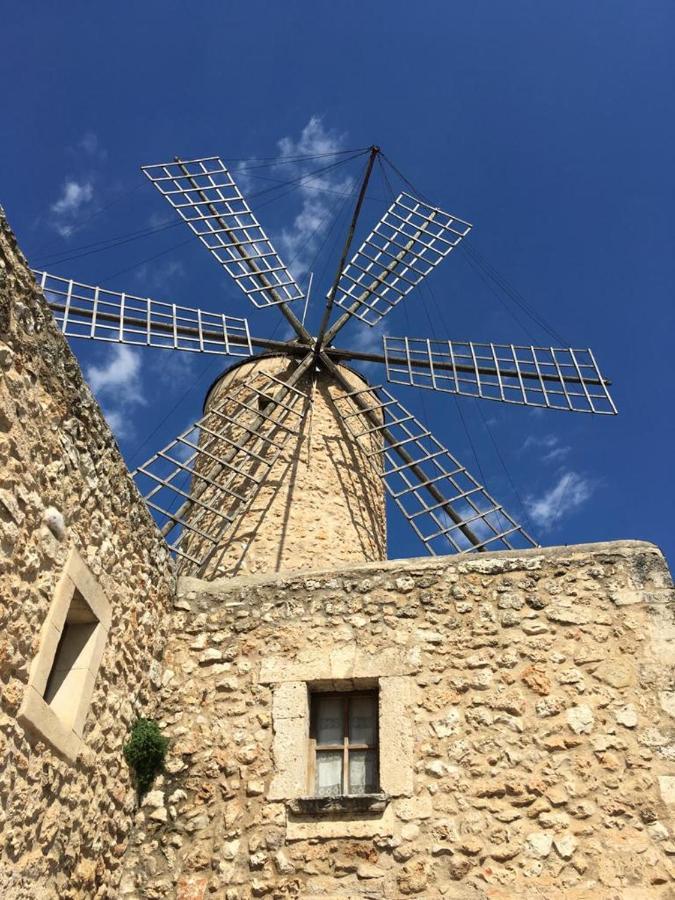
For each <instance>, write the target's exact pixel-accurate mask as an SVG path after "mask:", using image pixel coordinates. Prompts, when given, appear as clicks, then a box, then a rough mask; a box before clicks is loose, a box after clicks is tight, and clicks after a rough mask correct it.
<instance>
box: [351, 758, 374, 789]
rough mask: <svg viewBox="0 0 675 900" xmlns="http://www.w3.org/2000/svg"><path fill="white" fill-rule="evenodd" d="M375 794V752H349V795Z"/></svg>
mask: <svg viewBox="0 0 675 900" xmlns="http://www.w3.org/2000/svg"><path fill="white" fill-rule="evenodd" d="M376 792H377V751H376V750H351V751H350V752H349V793H350V794H374V793H376Z"/></svg>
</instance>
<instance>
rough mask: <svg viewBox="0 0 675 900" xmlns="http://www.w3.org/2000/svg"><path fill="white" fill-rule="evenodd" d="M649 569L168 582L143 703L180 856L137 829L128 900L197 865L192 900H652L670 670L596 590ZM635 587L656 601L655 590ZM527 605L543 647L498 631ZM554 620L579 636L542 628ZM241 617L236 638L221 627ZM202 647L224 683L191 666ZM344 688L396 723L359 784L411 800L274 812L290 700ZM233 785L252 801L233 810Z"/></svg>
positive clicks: (304, 787) (648, 574)
mask: <svg viewBox="0 0 675 900" xmlns="http://www.w3.org/2000/svg"><path fill="white" fill-rule="evenodd" d="M600 571H601V572H602V574H598V573H599V572H600ZM664 571H665V570H664V568H663V561H662V558H661V557H660V555H659V554H658V552H657V551H656V550H655V549H654V548H653V547H651V546H649V545H645V544H634V543H626V544H604V545H597V546H591V547H585V548H581V547H570V548H557V549H552V550H544V551H539V550H536V551H530V552H528V553H525V554H490V555H486V557H484V558H482V559H481V560H468V559H450V558H447V559H436V560H404V561H396V562H389V563H384V564H369V565H366V566H363V567H359V568H353V569H349V570H347V569H344V570H340V571H330V572H313V573H301V574H296V575H286V576H278V577H269V578H267V579H262V578H256V579H253V578H250V579H246V578H241V579H233V580H231V581H230V582H222V581H219V582H217V583H214V582H211V583H209V582H203V581H202V582H200V581H198V580H197V579H192V578H191V579H181V581H180V584H179V599H178V604H177V605H176V607H175V613H174V616H175V617H176V618H175V626H174V627H173V628H172V638H171V641H170V644H169V646H168V647H167V656H166V666H167V668H169V669H170V670H171V672H172V673H174V674H173V677H172V679H171V681H170V682H168V683H167V684H163V685H162V687H161V688H160V696H159V703H160V705H161V708H162V709H163V710H164V711H165V714H166V716H167V719H168V720H169V722H170V723H171V724H170V725H169V731H170V732H171V729H172V728H175V730H176V739H177V742H178V741H180V743H178V744H177V746H178V748H179V749H183V750H184V749H185V748H186V746H187V748H189V749H191V752H190V753H188V754H186V753H182V754H181V761H182V764H183V763H184V768H182V769H178V770H176V771H175V772H173V771H171V774H170V775H169V774H167V776H166V777H167V782H169V783H168V784H167V785H166V786H164V793H165V796H168V797H171V796H172V795H173V791H174V790H175V789H176V788H179V789H183V790H184V791H185V793H187V795H188V797H187V799H186V800H181V801H180V803H179V804H178V807H179V808H178V810H177V814H176V818H175V819H174V820H172V822H171V827H172V829H173V830H174V832H175V833H176V835H177V836H179V837H180V838H181V840H182V844H181V845H180V846H177V847H175V848H174V849H173V850H172V854H173V855H169V856H168V857H167V855H166V853H165V852H164V846H165V845H164V843H163V841H164V840H165V838H164V837H163V834H164V832H163V829H166V827H167V826H166V824H161V823H155V822H152V820H149V819H148V817H147V813H146V812H145V809H144V810H143V813H142V815H143V816H144V818H143V821H142V823H141V824H140V825H139V840H138V842H137V843H132V845H131V846H130V848H129V851H128V852H127V857H126V861H125V865H126V866H127V867H128V871H130V872H132V873H133V877H134V879H135V885H136V891H137V896H138V898H140V897H143V896H144V891H147V889H148V887H149V886H150V885H152V884H155V883H158V882H159V881H161V880H164V881H168V883H170V884H174V883H175V881H176V879H177V877H178V875H179V873H180V871H182V869H181V867H183V866H185V865H186V864H187V860H189V859H191V858H192V854H193V853H194V852H195V850H196V849H197V848H198V847H204V848H205V849H204V854H205V856H206V857H207V858H208V859H209V860H210V862H209V863H207V865H209V866H210V871H211V872H212V873H213V875H212V876H211V881H210V882H209V884H210V891H211V892H212V893H213V895H214V896H216V897H217V896H219V892H221V893H222V894H223V895H224V896H227V891H234V890H236V891H237V892H238V896H237V900H243V898H245V897H248V896H252V895H256V896H258V895H260V896H264V892H265V891H267V892H268V894H270V895H271V896H274V895H275V892H276V894H277V895H279V896H285V895H290V896H293V891H296V892H297V895H298V896H308V897H312V896H314V897H322V898H324V897H353V898H356V897H361V896H363V897H368V898H395V897H407V896H415V895H417V896H423V897H425V898H427V897H428V898H430V900H439V898H441V897H456V898H458V900H465V898H466V900H469V898H471V900H473V898H476V900H485V898H486V897H487V896H490V895H489V894H487V893H486V890H487V889H486V887H485V886H486V885H488V886H489V890H490V891H492V890H495V891H497V893H495V894H494V897H495V898H499V900H502V898H507V897H508V898H509V900H516V898H517V900H520V898H521V897H523V898H528V900H529V898H530V897H531V898H532V900H534V898H535V897H536V898H537V900H541V897H546V898H547V900H548V898H549V897H551V898H553V900H567V896H570V897H574V896H575V894H574V893H573V891H575V890H577V888H579V885H580V884H582V878H583V884H586V885H589V887H587V888H584V889H583V890H584V891H586V895H584V894H583V893H581V894H580V895H579V900H581V898H583V900H585V897H586V896H593V897H594V898H595V897H599V898H602V900H609V898H610V897H618V896H622V893H625V892H626V891H627V890H628V889H629V888H630V887H631V885H635V884H642V885H645V890H648V891H651V887H650V885H651V879H652V878H653V877H659V878H660V877H662V876H661V875H660V874H659V875H657V876H655V874H654V873H655V872H664V873H668V872H669V871H670V869H669V868H668V866H669V865H670V859H671V857H670V855H669V853H668V849H669V847H670V843H672V841H671V839H670V831H669V816H668V812H667V810H668V806H667V803H666V802H664V801H667V802H668V803H670V802H673V803H675V788H671V786H670V783H669V782H668V781H667V780H664V779H667V778H669V777H673V778H675V772H673V763H672V762H671V760H670V758H669V757H668V756H667V753H668V752H669V751H668V747H669V746H670V743H675V741H674V740H673V738H674V737H675V735H673V734H672V732H671V722H672V719H671V718H670V716H669V715H668V713H667V712H665V711H664V710H663V709H662V705H661V698H660V697H659V692H663V690H664V689H665V688H664V686H665V684H666V682H665V680H664V679H662V678H661V675H660V674H659V676H658V677H656V675H652V674H650V673H652V672H653V673H662V672H663V671H664V667H665V666H667V665H671V664H672V662H673V660H672V657H671V659H670V661H669V660H668V658H667V657H666V656H665V655H664V651H663V642H662V641H660V642H659V644H658V655H655V652H654V651H653V649H652V647H653V645H652V643H651V641H650V638H649V634H650V632H649V621H650V618H649V616H650V614H649V612H648V610H649V606H648V604H647V603H636V604H632V605H630V606H628V607H626V606H625V605H621V606H619V605H617V604H616V603H614V602H612V601H611V598H610V597H609V594H610V592H612V591H615V590H618V589H620V588H621V587H622V586H623V587H625V588H626V589H628V587H629V586H630V587H631V589H632V590H635V584H636V578H638V577H639V579H640V581H641V583H643V584H645V585H647V584H649V585H652V586H654V585H656V584H657V583H659V584H663V583H664V582H663V572H664ZM636 573H639V576H637V575H636ZM653 590H658V591H661V593H660V594H658V596H659V597H661V598H662V601H663V602H664V603H666V602H668V594H667V591H666V589H665V588H663V587H659V588H658V589H657V588H655V587H654V588H653ZM652 593H653V591H652ZM533 597H534V598H536V602H537V607H536V608H537V609H538V610H541V612H540V613H539V615H541V616H543V615H544V613H545V612H546V611H548V610H549V609H551V608H553V617H552V618H547V619H546V622H547V626H546V627H547V631H546V632H540V633H538V634H536V635H527V633H526V631H525V630H524V629H522V628H519V626H518V625H517V624H514V623H513V622H512V621H509V624H504V623H502V621H501V619H500V615H503V614H504V613H505V612H509V613H511V614H513V615H514V616H520V617H521V621H528V619H527V618H522V617H528V616H531V615H532V611H533V609H535V607H533V606H532V604H531V602H528V599H527V598H533ZM572 598H573V599H572ZM521 601H522V602H521ZM556 604H557V605H558V608H556ZM460 605H462V609H463V611H460V610H459V608H458V607H459V606H460ZM561 605H562V606H564V608H565V610H567V612H561V611H560V606H561ZM569 609H573V610H577V612H578V611H579V610H581V611H582V613H583V614H579V615H576V618H578V619H582V620H583V621H582V622H575V623H569V622H562V621H561V622H556V621H555V618H556V616H557V617H558V618H561V617H563V618H569V616H570V613H569ZM626 609H629V610H630V615H631V617H632V618H631V623H630V628H626V627H625V617H626ZM608 610H609V611H610V612H608ZM243 613H245V620H246V621H247V622H248V623H249V627H248V630H247V631H246V632H245V633H242V632H240V631H237V630H236V629H235V627H234V626H235V625H236V623H237V622H238V621H242V620H244V617H243V615H242V614H243ZM572 615H575V613H574V612H573V613H572ZM608 616H610V617H611V622H609V623H608V622H607V617H608ZM598 620H600V623H599V624H598ZM186 623H188V626H189V633H186V631H185V627H184V626H185V624H186ZM228 634H229V637H226V638H224V637H223V635H228ZM437 635H442V636H443V639H442V641H438V640H437V639H436V636H437ZM516 635H518V637H517V639H514V636H516ZM430 637H431V638H432V639H431V640H430V639H429V638H430ZM195 644H196V646H194V647H193V645H195ZM209 647H217V648H219V649H221V650H222V652H223V659H224V664H227V665H229V666H231V671H229V672H227V673H221V674H213V675H212V674H211V667H209V666H200V665H199V663H198V657H199V655H200V654H202V653H204V652H205V651H206V650H207V649H208V648H209ZM671 652H672V651H671ZM626 659H627V660H629V663H630V665H631V666H632V667H633V668H632V671H633V672H634V673H635V677H632V676H631V678H630V679H629V680H628V683H625V684H623V686H622V687H615V686H614V685H612V684H610V683H609V682H608V681H606V680H603V679H604V671H603V670H601V674H602V675H603V679H601V678H598V677H596V675H595V672H594V670H595V669H596V668H597V667H598V666H599V665H600V664H601V663H603V662H605V661H612V660H614V661H615V662H617V663H621V664H623V660H626ZM196 671H198V672H199V677H196V676H195V672H196ZM615 671H616V667H615ZM486 673H488V675H489V677H487V678H486V677H485V674H486ZM223 677H227V678H231V677H236V679H237V688H236V690H233V691H218V690H212V689H211V685H212V684H213V685H215V684H216V683H217V682H218V681H219V679H222V678H223ZM610 677H611V678H613V680H614V681H615V682H617V679H616V678H615V677H614V675H610ZM303 678H306V679H307V680H306V681H305V680H303ZM622 681H625V679H623V678H622ZM364 684H365V685H367V686H369V687H373V686H374V685H375V684H379V687H380V701H381V710H380V715H381V717H382V707H383V706H384V707H387V708H389V707H394V708H395V709H399V710H400V713H399V718H398V719H397V717H396V715H394V717H393V718H391V719H388V720H387V722H386V724H384V725H383V719H382V718H381V722H380V724H381V729H382V730H381V734H380V737H381V743H382V746H381V749H380V766H381V770H382V782H383V786H384V784H385V783H386V784H388V785H389V786H390V787H391V786H392V785H393V781H391V774H392V772H393V773H397V772H407V776H406V777H407V778H409V781H408V782H406V784H405V788H406V790H409V792H410V796H405V795H401V794H397V795H396V796H389V797H387V796H384V795H377V796H376V797H374V798H373V799H372V805H369V804H371V801H368V802H364V803H363V804H361V806H360V807H359V810H358V812H356V813H355V812H354V809H355V807H354V808H353V809H352V815H351V816H350V814H349V811H348V809H347V806H346V804H340V803H338V802H337V801H336V802H335V803H334V804H333V806H334V808H335V810H337V812H334V813H331V814H329V815H322V814H317V810H318V808H319V807H320V806H322V804H317V803H307V802H306V801H302V800H297V801H291V800H288V798H289V797H292V796H298V795H297V794H293V793H292V791H297V790H298V785H300V795H301V796H302V795H303V792H304V793H310V792H311V789H312V786H311V785H309V784H308V782H307V772H308V769H307V766H308V749H307V744H308V736H309V721H308V710H309V700H308V697H309V694H310V693H311V690H312V689H313V688H314V687H317V686H318V687H320V689H322V690H337V689H341V688H350V687H352V688H358V687H363V685H364ZM547 691H550V693H546V692H547ZM632 710H634V711H635V712H636V714H637V715H638V719H639V721H638V723H637V725H635V726H632V725H631V724H630V723H631V722H632V714H631V711H632ZM406 719H407V720H409V723H410V728H409V731H408V730H407V728H408V726H407V725H406ZM622 720H623V721H624V722H625V723H626V724H622ZM397 722H398V729H397V727H396V726H397ZM392 723H393V725H392ZM404 738H405V739H404ZM171 754H172V756H171V757H170V759H169V762H168V765H167V769H171V767H172V760H173V755H174V754H175V750H174V748H173V747H172V750H171ZM408 755H409V758H410V763H409V765H408V764H406V765H405V766H401V765H400V762H401V760H402V759H403V758H404V757H407V756H408ZM280 765H281V769H280ZM284 766H287V768H284ZM671 772H672V773H673V774H672V776H671V775H670V773H671ZM387 778H390V780H389V781H387ZM284 779H287V780H285V781H284ZM251 783H254V784H255V783H258V785H260V784H265V785H266V786H267V790H266V792H265V793H263V794H257V793H253V794H251V792H250V785H251ZM277 787H278V788H279V792H277ZM659 788H660V790H659ZM288 791H291V793H288ZM221 798H222V799H221ZM315 807H316V809H315ZM166 808H167V809H168V810H169V813H170V816H171V803H170V801H169V800H167V801H166ZM220 810H222V812H221V811H220ZM312 810H314V812H313V813H312ZM221 822H222V823H224V828H225V829H226V835H225V839H224V841H223V842H219V838H218V837H217V835H219V833H220V832H219V831H218V829H219V828H220V827H221V825H220V824H219V823H221ZM209 841H210V842H211V843H210V844H209ZM237 841H240V842H241V843H240V844H238V843H236V842H237ZM232 842H235V846H236V849H228V850H226V851H224V850H223V848H224V847H225V846H227V847H230V846H231V843H232ZM209 847H211V848H212V849H208V848H209ZM280 853H281V854H282V855H281V856H279V854H280ZM650 854H651V856H650ZM251 859H253V861H254V864H255V865H256V866H259V868H257V869H255V870H251V868H250V864H251ZM285 861H287V862H288V863H289V865H286V862H285ZM291 866H292V868H291ZM658 866H662V867H663V868H662V869H659V868H658ZM610 870H611V874H608V873H609V872H610ZM665 877H666V878H669V877H670V876H669V875H667V874H666V876H665ZM125 883H128V882H125ZM235 885H236V888H235ZM579 890H581V888H579ZM500 891H501V892H502V893H500ZM589 892H590V893H589ZM612 892H613V893H612ZM232 896H234V894H233V895H232ZM649 896H650V894H649V893H647V894H645V897H649ZM653 896H654V898H655V900H656V898H658V897H659V895H658V894H655V895H653ZM659 900H661V898H659Z"/></svg>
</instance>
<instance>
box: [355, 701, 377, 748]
mask: <svg viewBox="0 0 675 900" xmlns="http://www.w3.org/2000/svg"><path fill="white" fill-rule="evenodd" d="M349 740H350V741H352V742H353V743H354V744H371V745H374V744H375V743H376V741H377V697H376V696H365V697H352V698H351V700H350V702H349Z"/></svg>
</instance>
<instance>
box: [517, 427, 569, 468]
mask: <svg viewBox="0 0 675 900" xmlns="http://www.w3.org/2000/svg"><path fill="white" fill-rule="evenodd" d="M532 449H534V450H541V451H542V452H541V454H540V456H539V460H540V462H560V460H562V459H565V457H566V456H567V454H568V453H569V452H570V450H571V449H572V448H571V447H568V446H567V445H565V444H561V442H560V438H559V437H558V436H557V435H555V434H546V435H544V436H543V437H535V436H534V435H530V436H529V437H528V438H527V439H526V440H525V443H524V444H523V446H522V448H521V450H522V451H523V452H524V451H526V450H532Z"/></svg>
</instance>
